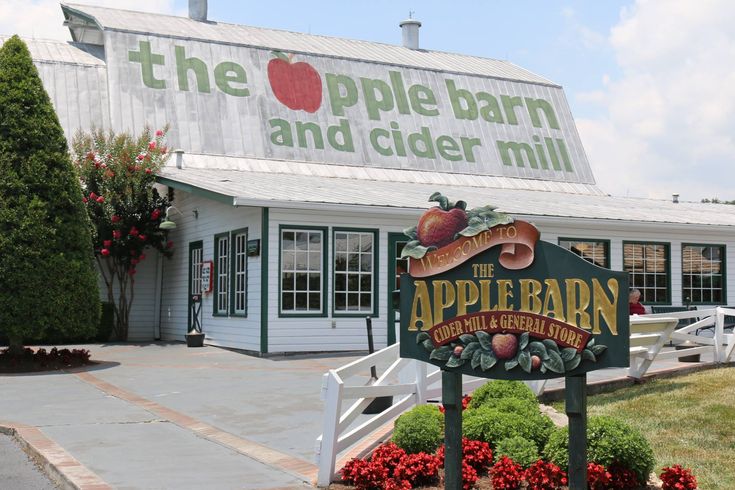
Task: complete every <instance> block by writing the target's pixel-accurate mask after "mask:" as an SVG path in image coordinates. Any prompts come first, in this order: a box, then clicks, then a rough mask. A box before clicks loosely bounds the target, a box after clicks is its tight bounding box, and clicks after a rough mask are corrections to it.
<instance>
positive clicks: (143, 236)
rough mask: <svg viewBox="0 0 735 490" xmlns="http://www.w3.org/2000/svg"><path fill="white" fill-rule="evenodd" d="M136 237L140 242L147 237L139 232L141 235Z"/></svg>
mask: <svg viewBox="0 0 735 490" xmlns="http://www.w3.org/2000/svg"><path fill="white" fill-rule="evenodd" d="M138 238H139V239H140V241H141V242H144V241H145V239H146V238H147V237H146V236H145V235H143V234H141V235H138Z"/></svg>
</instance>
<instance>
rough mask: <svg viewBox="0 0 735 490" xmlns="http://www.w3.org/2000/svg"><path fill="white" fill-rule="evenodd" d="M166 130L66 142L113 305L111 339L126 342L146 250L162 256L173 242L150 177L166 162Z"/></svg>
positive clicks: (81, 136)
mask: <svg viewBox="0 0 735 490" xmlns="http://www.w3.org/2000/svg"><path fill="white" fill-rule="evenodd" d="M165 136H166V128H164V129H162V130H158V131H156V132H155V133H153V132H152V131H151V130H150V129H149V128H145V129H144V130H143V132H142V133H141V134H140V135H139V136H133V135H131V134H127V133H122V134H115V133H113V132H104V131H102V130H93V131H92V132H91V133H82V132H79V133H77V135H76V136H75V138H74V141H73V143H72V148H73V158H74V163H75V164H76V167H77V169H78V171H79V177H80V179H81V182H82V194H83V197H82V202H83V203H84V205H85V207H86V209H87V214H88V215H89V219H90V221H91V224H92V241H93V246H94V254H95V258H96V259H97V264H98V266H99V270H100V273H101V275H102V278H103V279H104V282H105V286H106V288H107V300H108V301H109V302H110V303H112V304H113V305H114V309H115V323H114V325H113V335H114V337H115V339H117V340H127V337H128V327H129V320H130V309H131V306H132V304H133V299H134V298H135V294H134V293H135V274H136V272H137V267H138V265H139V264H140V263H141V262H143V261H144V260H145V259H146V257H147V254H146V252H150V251H151V250H155V251H158V252H160V253H162V254H163V255H164V256H165V257H170V256H171V255H172V254H173V242H171V241H170V240H168V237H167V234H166V232H165V231H163V230H161V229H160V228H159V225H160V223H161V221H162V220H163V219H164V217H165V214H166V209H167V207H168V206H169V204H170V203H169V200H168V197H167V196H162V195H161V194H159V192H158V190H157V189H156V187H155V185H154V184H155V174H156V172H157V171H158V170H159V169H160V168H161V167H162V166H163V165H164V164H165V163H166V160H167V159H168V157H169V153H168V151H167V149H166V146H165V145H164V140H165Z"/></svg>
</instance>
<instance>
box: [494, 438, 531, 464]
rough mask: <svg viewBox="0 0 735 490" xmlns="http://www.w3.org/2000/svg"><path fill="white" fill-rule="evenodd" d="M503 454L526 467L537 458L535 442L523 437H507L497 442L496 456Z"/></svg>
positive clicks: (499, 456)
mask: <svg viewBox="0 0 735 490" xmlns="http://www.w3.org/2000/svg"><path fill="white" fill-rule="evenodd" d="M503 456H508V457H509V458H510V459H512V460H513V461H515V462H516V463H518V464H519V465H521V466H523V468H528V467H529V466H531V465H532V464H533V463H535V462H536V461H538V459H539V455H538V447H537V446H536V443H535V442H533V441H529V440H528V439H526V438H525V437H521V436H514V437H509V438H508V439H503V440H502V441H500V442H498V445H497V446H496V449H495V457H496V458H501V457H503Z"/></svg>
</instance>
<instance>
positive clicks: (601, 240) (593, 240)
mask: <svg viewBox="0 0 735 490" xmlns="http://www.w3.org/2000/svg"><path fill="white" fill-rule="evenodd" d="M562 241H565V242H581V243H602V244H604V246H605V262H606V263H607V264H606V265H605V269H609V268H610V266H611V264H612V261H611V256H610V240H607V239H604V238H569V237H561V236H560V237H558V238H557V239H556V244H557V245H559V246H561V242H562ZM595 265H597V264H595Z"/></svg>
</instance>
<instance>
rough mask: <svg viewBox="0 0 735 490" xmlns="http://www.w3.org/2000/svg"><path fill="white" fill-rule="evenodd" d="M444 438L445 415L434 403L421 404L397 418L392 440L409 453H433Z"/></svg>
mask: <svg viewBox="0 0 735 490" xmlns="http://www.w3.org/2000/svg"><path fill="white" fill-rule="evenodd" d="M443 438H444V416H443V415H442V414H441V412H439V409H438V408H437V407H436V406H434V405H419V406H417V407H414V408H412V409H411V410H409V411H408V412H406V413H404V414H403V415H401V416H400V417H398V419H396V423H395V427H394V428H393V438H392V441H393V442H394V443H395V444H396V445H397V446H398V447H400V448H401V449H403V450H404V451H406V452H407V453H409V454H415V453H420V452H425V453H430V454H431V453H433V452H434V451H436V449H437V448H438V447H439V444H441V442H442V440H443Z"/></svg>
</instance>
